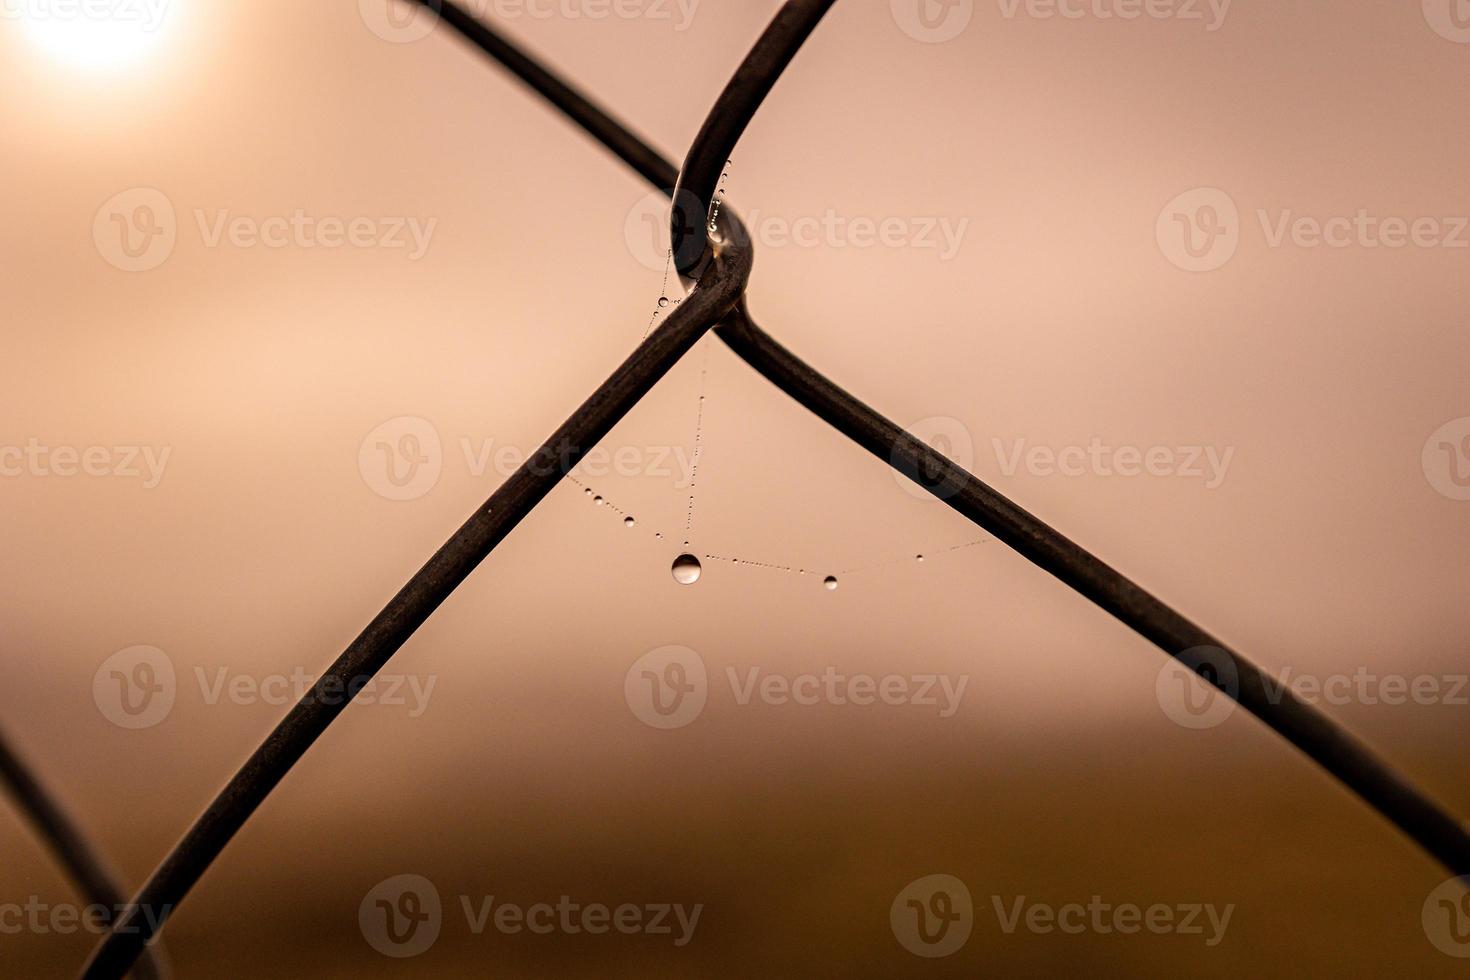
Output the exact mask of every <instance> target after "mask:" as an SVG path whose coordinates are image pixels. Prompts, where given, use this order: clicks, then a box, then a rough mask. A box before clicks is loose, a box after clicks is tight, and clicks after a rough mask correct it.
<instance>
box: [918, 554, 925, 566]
mask: <svg viewBox="0 0 1470 980" xmlns="http://www.w3.org/2000/svg"><path fill="white" fill-rule="evenodd" d="M923 563H924V556H923V555H920V556H919V564H921V565H922V564H923Z"/></svg>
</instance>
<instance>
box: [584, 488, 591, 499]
mask: <svg viewBox="0 0 1470 980" xmlns="http://www.w3.org/2000/svg"><path fill="white" fill-rule="evenodd" d="M582 492H583V493H585V494H586V495H587V496H589V497H590V496H592V488H591V487H588V488H587V489H586V490H583V491H582Z"/></svg>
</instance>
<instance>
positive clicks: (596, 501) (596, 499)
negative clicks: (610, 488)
mask: <svg viewBox="0 0 1470 980" xmlns="http://www.w3.org/2000/svg"><path fill="white" fill-rule="evenodd" d="M592 502H593V503H594V504H596V505H597V506H599V507H601V506H602V505H603V504H605V503H607V501H606V500H603V499H602V498H601V497H593V498H592Z"/></svg>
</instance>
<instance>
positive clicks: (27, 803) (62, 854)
mask: <svg viewBox="0 0 1470 980" xmlns="http://www.w3.org/2000/svg"><path fill="white" fill-rule="evenodd" d="M0 782H3V783H4V784H5V787H6V789H7V790H8V791H9V792H10V795H11V797H12V798H13V799H14V801H15V804H16V806H17V807H18V808H19V809H20V811H21V812H22V813H23V814H25V816H26V819H28V820H29V821H30V823H31V826H32V827H34V828H35V830H36V833H38V834H40V836H41V838H42V839H43V840H44V841H45V842H46V845H47V847H49V848H50V850H51V853H52V855H53V856H54V857H55V858H56V860H57V863H59V864H60V865H61V866H62V868H63V869H65V871H66V873H67V875H68V877H70V878H71V880H72V884H73V885H75V886H76V889H77V891H78V893H80V894H81V895H82V897H83V898H84V899H85V900H86V901H87V903H88V904H90V905H100V906H103V907H104V908H106V910H107V915H108V916H109V917H110V916H112V915H115V914H116V913H117V910H118V909H120V908H122V905H123V902H124V901H125V900H126V898H127V894H126V893H125V892H124V891H123V890H122V888H121V886H119V885H118V880H119V879H118V877H117V875H116V873H115V872H114V871H113V870H112V868H111V867H109V866H108V863H107V861H106V860H105V859H103V857H102V855H101V854H100V853H99V852H98V851H97V850H96V848H94V847H93V846H92V845H91V843H90V842H88V840H87V837H86V835H85V834H83V833H82V829H81V827H80V826H79V825H78V824H77V822H76V821H75V820H73V819H72V818H71V816H70V815H69V814H68V813H67V812H66V810H64V809H63V808H62V806H61V803H60V802H59V801H57V799H56V798H55V797H54V796H53V795H52V794H51V793H49V792H47V790H46V787H45V786H43V785H42V784H41V781H40V780H39V779H37V778H36V774H35V773H34V772H33V771H32V770H31V767H30V766H28V765H26V762H25V760H24V759H22V758H21V757H20V754H19V753H18V752H17V751H16V749H15V746H14V745H12V744H11V742H10V740H9V739H8V738H7V737H6V735H5V733H4V732H3V731H0ZM133 975H134V976H135V977H137V978H138V980H163V978H164V977H167V976H168V971H167V969H166V968H165V967H164V957H163V956H162V954H161V952H160V951H159V949H158V947H157V946H153V947H150V948H149V949H148V950H146V951H145V953H144V955H143V958H142V959H140V960H139V961H138V965H137V968H136V969H135V970H134V971H133Z"/></svg>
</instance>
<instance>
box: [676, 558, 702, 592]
mask: <svg viewBox="0 0 1470 980" xmlns="http://www.w3.org/2000/svg"><path fill="white" fill-rule="evenodd" d="M673 571H674V581H675V582H678V583H679V584H680V585H693V584H694V583H695V582H698V581H699V576H700V574H701V573H703V572H704V566H702V565H701V564H700V563H699V559H698V558H695V557H694V556H693V555H680V556H679V557H678V558H675V559H674V569H673Z"/></svg>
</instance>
